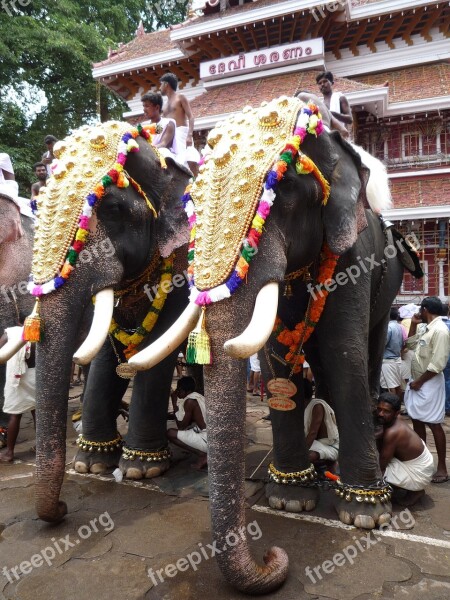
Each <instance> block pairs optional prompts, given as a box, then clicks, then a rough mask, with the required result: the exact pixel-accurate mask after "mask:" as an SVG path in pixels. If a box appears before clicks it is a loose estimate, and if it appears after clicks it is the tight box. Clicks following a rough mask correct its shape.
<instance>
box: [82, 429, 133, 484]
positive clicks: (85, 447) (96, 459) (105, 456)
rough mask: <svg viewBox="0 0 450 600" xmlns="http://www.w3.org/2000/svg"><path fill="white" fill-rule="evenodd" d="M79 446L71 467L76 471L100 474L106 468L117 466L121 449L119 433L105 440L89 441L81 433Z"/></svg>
mask: <svg viewBox="0 0 450 600" xmlns="http://www.w3.org/2000/svg"><path fill="white" fill-rule="evenodd" d="M77 445H78V447H79V449H78V451H77V453H76V455H75V457H74V459H73V463H72V464H73V468H74V469H75V471H76V472H77V473H94V474H95V475H100V474H101V473H105V472H106V471H107V470H108V469H114V468H116V467H117V466H118V464H119V460H120V454H121V451H122V438H121V436H120V435H119V434H117V437H116V438H114V439H113V440H110V441H106V442H91V441H88V440H86V438H84V437H83V436H82V435H80V436H78V439H77Z"/></svg>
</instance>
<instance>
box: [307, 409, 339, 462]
mask: <svg viewBox="0 0 450 600" xmlns="http://www.w3.org/2000/svg"><path fill="white" fill-rule="evenodd" d="M317 404H321V405H322V406H323V409H324V412H325V416H324V422H325V427H326V428H327V434H328V437H326V438H320V440H314V442H313V443H312V446H311V448H310V450H312V451H314V452H317V453H318V454H319V456H320V458H321V459H323V460H337V457H338V454H339V432H338V428H337V423H336V416H335V414H334V410H333V409H332V408H331V406H330V405H329V404H327V403H326V402H325V400H321V399H320V398H313V399H312V400H311V402H310V403H309V404H308V405H307V407H306V408H305V417H304V422H305V436H306V435H308V431H309V428H310V426H311V420H312V411H313V408H314V407H315V406H316V405H317Z"/></svg>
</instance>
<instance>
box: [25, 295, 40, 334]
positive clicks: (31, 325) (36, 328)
mask: <svg viewBox="0 0 450 600" xmlns="http://www.w3.org/2000/svg"><path fill="white" fill-rule="evenodd" d="M39 309H40V305H39V298H38V299H37V300H36V304H35V305H34V309H33V312H32V313H31V315H30V316H29V317H27V318H26V319H25V323H24V325H23V336H22V337H23V339H24V340H25V341H26V342H41V341H42V339H43V335H44V322H43V320H42V319H41V317H40V315H39Z"/></svg>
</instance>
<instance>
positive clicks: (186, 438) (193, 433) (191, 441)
mask: <svg viewBox="0 0 450 600" xmlns="http://www.w3.org/2000/svg"><path fill="white" fill-rule="evenodd" d="M189 398H191V399H193V400H197V402H198V405H199V407H200V410H201V411H202V416H203V420H204V421H205V423H206V401H205V398H204V397H203V396H202V395H201V394H198V393H197V392H192V393H190V394H189V396H186V398H181V399H178V410H177V412H176V413H175V417H176V419H177V421H182V420H183V418H184V415H185V412H184V403H185V402H186V400H188V399H189ZM177 438H178V439H179V440H180V441H181V442H183V443H184V444H186V445H187V446H191V448H195V449H196V450H200V452H206V451H207V448H208V446H207V435H206V429H200V427H199V426H198V425H194V426H193V427H190V428H189V429H184V430H180V429H179V430H178V431H177Z"/></svg>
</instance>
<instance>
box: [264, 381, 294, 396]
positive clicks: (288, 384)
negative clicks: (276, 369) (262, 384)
mask: <svg viewBox="0 0 450 600" xmlns="http://www.w3.org/2000/svg"><path fill="white" fill-rule="evenodd" d="M267 389H268V390H269V392H270V393H271V394H272V395H274V396H287V397H288V398H290V397H291V396H294V395H295V394H296V392H297V386H296V385H295V383H292V381H290V380H289V379H285V378H284V377H275V378H274V379H271V380H270V381H268V382H267Z"/></svg>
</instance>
